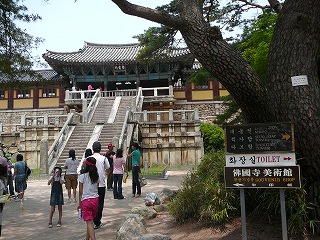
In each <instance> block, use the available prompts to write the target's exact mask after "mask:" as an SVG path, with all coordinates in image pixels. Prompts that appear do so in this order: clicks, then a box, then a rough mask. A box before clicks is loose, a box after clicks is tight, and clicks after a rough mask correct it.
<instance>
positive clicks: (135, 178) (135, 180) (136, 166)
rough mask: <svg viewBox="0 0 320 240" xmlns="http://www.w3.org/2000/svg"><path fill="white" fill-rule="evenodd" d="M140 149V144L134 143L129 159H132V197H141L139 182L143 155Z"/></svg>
mask: <svg viewBox="0 0 320 240" xmlns="http://www.w3.org/2000/svg"><path fill="white" fill-rule="evenodd" d="M139 148H140V147H139V144H138V143H132V144H131V150H132V152H131V153H130V154H129V155H128V157H132V197H140V196H141V185H140V181H139V173H140V156H141V153H140V150H139ZM136 194H137V195H136Z"/></svg>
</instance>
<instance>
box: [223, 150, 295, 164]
mask: <svg viewBox="0 0 320 240" xmlns="http://www.w3.org/2000/svg"><path fill="white" fill-rule="evenodd" d="M293 165H296V155H295V153H252V154H227V155H226V166H227V167H249V166H272V167H276V166H293Z"/></svg>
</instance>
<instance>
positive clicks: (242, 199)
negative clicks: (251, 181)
mask: <svg viewBox="0 0 320 240" xmlns="http://www.w3.org/2000/svg"><path fill="white" fill-rule="evenodd" d="M240 205H241V225H242V240H247V239H248V238H247V221H246V201H245V196H244V189H243V188H240Z"/></svg>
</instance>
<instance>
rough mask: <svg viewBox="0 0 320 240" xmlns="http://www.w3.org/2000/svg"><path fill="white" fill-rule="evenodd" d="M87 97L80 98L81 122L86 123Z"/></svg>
mask: <svg viewBox="0 0 320 240" xmlns="http://www.w3.org/2000/svg"><path fill="white" fill-rule="evenodd" d="M87 107H88V103H87V99H82V114H83V115H82V123H87V120H88V113H87Z"/></svg>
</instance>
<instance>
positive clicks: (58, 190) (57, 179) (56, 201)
mask: <svg viewBox="0 0 320 240" xmlns="http://www.w3.org/2000/svg"><path fill="white" fill-rule="evenodd" d="M63 183H64V178H63V176H62V168H61V167H60V166H55V167H54V171H53V173H52V176H51V177H50V179H49V181H48V185H50V184H51V196H50V214H49V224H48V227H49V228H52V217H53V214H54V212H55V210H56V206H58V211H59V219H58V222H57V227H60V226H61V218H62V205H64V201H63V191H62V184H63Z"/></svg>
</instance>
